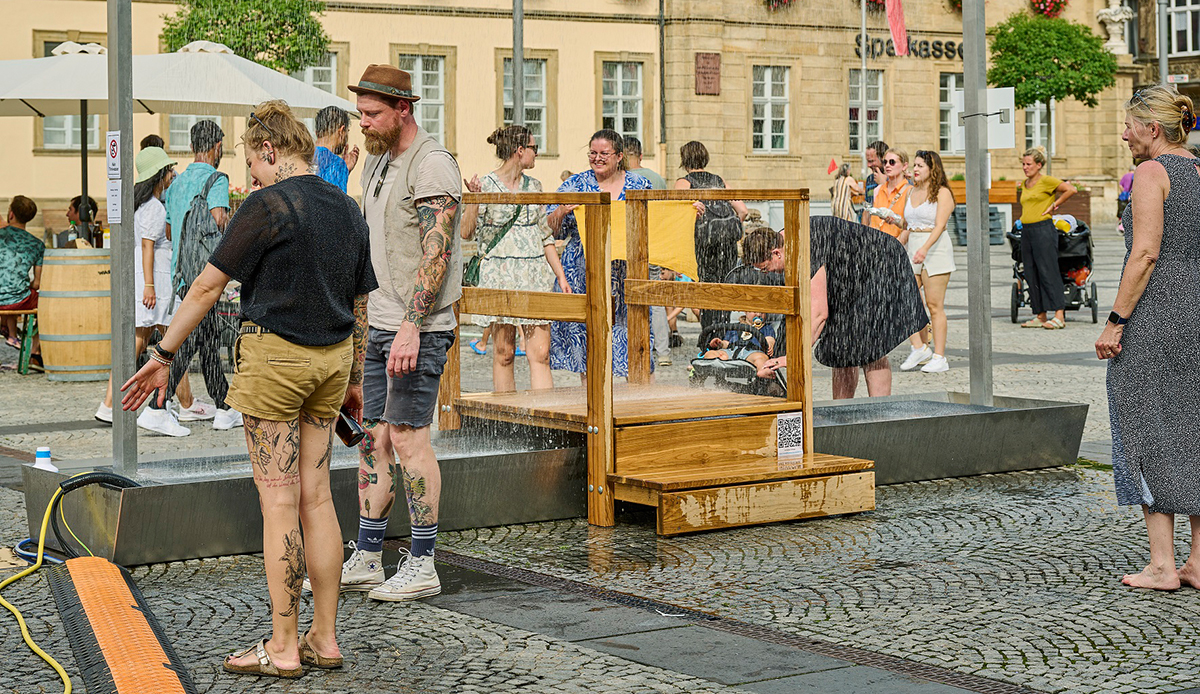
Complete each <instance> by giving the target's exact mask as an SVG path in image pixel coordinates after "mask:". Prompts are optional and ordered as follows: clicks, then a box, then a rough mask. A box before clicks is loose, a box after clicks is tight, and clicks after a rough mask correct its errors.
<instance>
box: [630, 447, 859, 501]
mask: <svg viewBox="0 0 1200 694" xmlns="http://www.w3.org/2000/svg"><path fill="white" fill-rule="evenodd" d="M874 467H875V463H874V462H873V461H870V460H862V459H860V458H848V457H846V456H841V455H829V454H825V453H806V454H805V455H804V456H803V457H801V456H796V457H793V458H783V459H780V458H774V457H761V458H754V459H746V458H743V459H738V460H736V461H734V462H730V463H727V464H723V465H722V464H717V465H705V466H692V465H687V466H681V467H679V468H665V469H654V470H645V471H641V472H633V473H628V474H614V475H609V476H608V479H609V480H610V481H612V482H614V483H616V484H618V485H622V486H629V487H642V488H645V489H651V490H655V491H659V492H670V491H677V490H682V489H699V488H704V487H721V486H728V485H736V484H749V483H754V482H769V481H772V480H784V479H800V478H805V477H816V476H820V475H832V474H838V473H844V472H858V471H861V470H871V469H873V468H874ZM618 498H621V497H620V496H618ZM630 500H632V499H630Z"/></svg>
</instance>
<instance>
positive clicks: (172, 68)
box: [0, 41, 355, 117]
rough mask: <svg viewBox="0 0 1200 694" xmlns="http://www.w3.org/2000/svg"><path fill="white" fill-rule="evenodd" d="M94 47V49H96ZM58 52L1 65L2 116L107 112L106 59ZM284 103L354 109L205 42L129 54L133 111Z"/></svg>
mask: <svg viewBox="0 0 1200 694" xmlns="http://www.w3.org/2000/svg"><path fill="white" fill-rule="evenodd" d="M93 45H94V44H93ZM60 48H64V49H66V51H70V50H72V48H74V49H75V50H77V51H79V52H74V53H72V52H64V53H62V54H60V55H54V56H51V57H49V58H34V59H31V60H5V61H0V116H63V115H73V114H78V113H79V112H80V106H81V103H80V102H81V101H86V102H87V109H88V113H107V112H108V57H107V56H106V55H103V49H102V48H100V47H98V46H97V47H96V49H99V50H98V51H97V50H96V49H93V48H92V47H91V46H77V45H76V46H75V47H67V46H62V47H60ZM270 99H282V100H284V101H286V102H287V103H288V105H289V106H291V107H292V110H293V111H294V112H295V113H296V115H297V116H300V117H309V116H313V115H315V114H316V112H317V111H319V110H321V109H322V108H325V107H326V106H337V107H339V108H342V109H345V110H346V111H349V112H351V113H354V112H355V108H354V104H353V103H351V102H349V101H347V100H345V99H342V98H340V97H338V96H334V95H333V94H330V93H329V92H326V91H323V90H321V89H317V88H316V87H312V86H309V85H307V84H305V83H303V82H301V81H300V80H298V79H295V78H293V77H290V76H288V75H285V74H283V73H280V72H276V71H275V70H272V69H270V68H267V67H264V66H262V65H259V64H258V63H255V62H253V61H251V60H246V59H245V58H242V57H240V56H237V55H234V54H233V52H232V51H230V50H229V48H227V47H225V46H223V45H221V44H219V43H211V42H207V41H197V42H194V43H190V44H188V45H187V46H184V47H183V48H182V49H180V50H179V51H178V52H176V53H161V54H156V55H138V56H134V57H133V112H134V113H186V114H198V115H213V116H242V117H245V116H247V115H248V114H249V112H250V109H252V108H253V107H254V106H255V105H256V104H259V103H261V102H263V101H267V100H270Z"/></svg>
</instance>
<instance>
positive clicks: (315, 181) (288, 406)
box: [121, 101, 376, 677]
mask: <svg viewBox="0 0 1200 694" xmlns="http://www.w3.org/2000/svg"><path fill="white" fill-rule="evenodd" d="M242 144H243V145H244V146H245V151H246V166H247V167H248V168H249V169H250V173H251V175H252V176H253V177H254V180H255V183H256V184H257V185H256V187H258V186H261V189H259V190H256V191H255V192H254V193H252V194H251V195H250V196H249V197H248V198H246V201H245V202H244V203H242V206H241V208H240V209H239V210H238V212H237V214H236V215H234V217H233V219H232V220H230V222H229V226H228V228H227V229H226V231H225V236H224V238H223V239H222V241H221V244H220V245H219V246H218V247H217V249H216V251H214V252H213V255H212V258H210V260H209V263H208V265H207V266H206V267H205V269H204V271H203V272H202V273H201V274H200V276H199V277H198V278H197V279H196V281H195V283H193V284H192V287H191V289H190V290H189V291H188V294H187V298H186V299H185V300H184V302H183V303H182V304H181V305H180V307H179V310H178V312H177V313H176V317H175V320H174V321H172V323H171V327H170V329H168V330H167V334H166V335H165V336H164V337H163V339H162V341H161V342H160V343H159V344H158V346H157V347H156V348H155V349H153V350H151V354H150V356H151V360H150V362H149V363H147V364H146V366H144V367H143V368H142V369H141V370H140V371H138V372H137V374H135V375H134V376H133V378H131V379H129V381H128V382H127V383H126V384H125V385H124V386H123V387H122V388H121V390H122V391H124V392H125V397H124V398H123V399H122V405H123V406H124V408H125V409H127V410H130V409H135V408H137V407H138V406H140V405H141V404H142V403H143V402H144V401H145V400H146V398H147V397H149V395H150V394H151V393H152V392H154V389H155V388H160V389H161V390H159V398H160V401H161V399H162V397H163V395H162V394H163V393H165V388H162V387H163V386H164V385H165V384H166V380H167V372H168V371H169V368H168V367H169V365H170V363H171V360H172V359H173V350H175V349H178V347H179V345H180V344H182V343H183V340H184V338H185V337H187V335H188V333H190V332H191V331H192V330H193V329H194V328H195V327H196V325H197V324H198V323H199V322H200V319H201V318H202V317H203V316H204V315H205V314H206V313H207V312H208V310H209V308H211V307H212V306H213V304H215V303H216V301H217V299H218V297H219V296H220V294H221V292H222V290H223V289H224V288H225V285H226V283H227V282H228V281H229V280H230V279H231V278H235V279H238V280H240V281H241V282H242V303H241V310H242V316H241V318H242V327H241V330H240V333H241V334H240V335H239V337H238V341H237V343H236V346H235V349H234V353H235V356H234V361H235V364H234V377H233V384H232V386H231V387H230V389H229V396H228V402H229V403H231V406H233V407H234V408H235V409H237V410H238V411H239V412H242V413H243V414H244V417H245V430H246V447H247V449H248V451H249V455H250V462H251V467H252V468H253V470H254V482H255V485H256V486H257V487H258V494H259V501H260V504H261V507H262V514H263V561H264V564H265V568H266V575H267V589H268V591H269V593H270V598H271V626H272V635H271V637H270V638H269V639H263V640H261V641H259V642H258V643H257V644H255V645H253V646H251V647H249V648H247V649H246V650H244V651H241V652H239V653H234V654H233V655H231V656H229V657H227V658H226V659H225V663H224V667H225V669H226V670H228V671H230V672H235V673H246V674H254V675H269V676H274V677H300V676H301V675H303V674H304V670H303V669H302V664H307V665H312V666H316V667H320V668H336V667H341V665H342V656H341V652H340V651H339V649H338V644H337V637H336V635H335V633H334V625H335V621H336V618H337V600H338V579H339V576H340V572H341V555H342V552H341V530H340V528H339V527H338V520H337V515H336V514H335V513H334V508H333V498H332V495H331V494H330V488H329V461H330V458H331V457H332V454H333V440H332V438H331V437H332V434H333V423H334V421H335V420H336V418H337V415H338V410H339V408H340V407H342V406H343V404H344V405H345V407H346V408H347V409H348V410H349V411H350V412H351V414H352V415H353V416H355V417H356V418H360V420H361V416H362V398H363V395H362V380H363V351H364V349H365V345H366V340H365V338H366V329H367V309H366V306H367V296H366V295H367V293H368V292H370V291H371V290H373V289H374V288H375V287H376V282H375V275H374V272H373V270H372V267H371V260H370V249H369V241H368V230H367V225H366V221H365V220H364V219H363V217H362V214H361V213H359V211H358V207H357V205H356V204H355V202H354V200H353V199H351V198H349V197H346V195H345V193H343V192H342V191H341V190H340V189H338V188H337V187H336V186H333V185H332V184H329V183H326V182H325V181H323V180H322V179H320V178H319V177H317V176H316V174H315V168H314V165H313V155H314V144H313V140H312V136H311V135H310V134H309V132H308V129H307V128H306V127H305V126H304V124H303V123H301V122H300V121H299V120H297V119H296V118H295V117H294V116H293V115H292V112H291V110H290V109H289V108H288V107H287V105H286V104H285V103H283V102H282V101H268V102H266V103H263V104H260V105H259V106H258V107H257V108H256V109H255V111H254V112H253V113H251V114H250V118H249V120H248V127H247V129H246V132H245V133H244V134H243V136H242ZM301 528H303V530H304V535H303V538H302V537H301V534H300V531H301ZM306 571H307V574H308V576H309V579H310V580H311V583H312V588H313V620H312V626H311V627H310V628H309V630H308V632H307V633H306V634H304V636H303V637H301V636H300V635H299V633H298V617H299V607H300V592H301V585H302V583H303V582H304V576H305V572H306Z"/></svg>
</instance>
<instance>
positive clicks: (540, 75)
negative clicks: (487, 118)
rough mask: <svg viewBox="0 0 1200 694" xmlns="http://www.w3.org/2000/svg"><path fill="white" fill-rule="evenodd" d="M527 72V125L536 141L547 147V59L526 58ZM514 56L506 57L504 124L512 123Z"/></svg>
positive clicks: (539, 145) (540, 145) (543, 148)
mask: <svg viewBox="0 0 1200 694" xmlns="http://www.w3.org/2000/svg"><path fill="white" fill-rule="evenodd" d="M524 68H525V69H524V72H525V81H524V84H525V127H526V128H529V133H530V134H531V135H533V140H534V142H536V143H537V145H538V147H540V148H541V149H542V150H545V149H546V61H545V60H543V59H539V58H526V59H525V60H524ZM512 78H513V66H512V58H505V59H504V124H505V125H512V122H513V106H512V99H513V94H512V85H513V81H512Z"/></svg>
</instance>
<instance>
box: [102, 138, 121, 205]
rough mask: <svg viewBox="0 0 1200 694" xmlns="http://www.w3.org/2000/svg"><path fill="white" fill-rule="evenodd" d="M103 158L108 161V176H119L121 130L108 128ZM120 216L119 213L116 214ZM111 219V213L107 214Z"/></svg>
mask: <svg viewBox="0 0 1200 694" xmlns="http://www.w3.org/2000/svg"><path fill="white" fill-rule="evenodd" d="M104 141H105V143H106V144H105V145H104V159H105V161H106V162H107V163H108V177H109V178H120V177H121V131H120V130H109V131H108V133H107V134H106V137H105V138H104ZM117 216H120V215H117ZM109 219H110V220H111V219H112V215H111V214H110V215H109Z"/></svg>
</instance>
